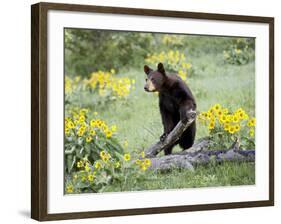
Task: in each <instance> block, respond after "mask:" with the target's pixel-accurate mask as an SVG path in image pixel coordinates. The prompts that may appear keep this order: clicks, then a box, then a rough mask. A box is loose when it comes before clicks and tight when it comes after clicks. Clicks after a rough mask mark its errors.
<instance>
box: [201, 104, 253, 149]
mask: <svg viewBox="0 0 281 224" xmlns="http://www.w3.org/2000/svg"><path fill="white" fill-rule="evenodd" d="M198 119H199V121H200V122H201V124H203V125H205V126H206V127H207V128H208V130H209V133H210V137H211V139H212V141H213V144H212V145H211V148H215V149H228V148H229V147H230V146H231V145H232V144H233V142H234V141H235V140H236V139H238V140H239V142H240V143H241V145H240V148H242V149H249V148H250V149H251V148H252V149H254V148H255V141H254V136H255V126H256V119H255V118H254V117H252V118H250V117H249V115H248V114H247V113H246V112H245V111H244V110H243V109H242V108H238V109H236V110H235V111H234V112H231V111H229V110H228V109H227V108H224V107H222V106H221V105H220V104H215V105H214V106H211V107H210V108H209V110H208V111H206V112H201V113H200V114H199V116H198Z"/></svg>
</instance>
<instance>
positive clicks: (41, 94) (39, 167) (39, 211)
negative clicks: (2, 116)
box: [31, 3, 274, 221]
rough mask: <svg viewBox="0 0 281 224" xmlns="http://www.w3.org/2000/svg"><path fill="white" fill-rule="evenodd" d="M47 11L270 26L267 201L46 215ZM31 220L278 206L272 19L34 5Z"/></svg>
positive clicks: (146, 10)
mask: <svg viewBox="0 0 281 224" xmlns="http://www.w3.org/2000/svg"><path fill="white" fill-rule="evenodd" d="M49 10H64V11H80V12H98V13H111V14H112V13H113V14H129V15H143V16H160V17H176V18H195V19H207V20H225V21H240V22H255V23H266V24H269V62H270V63H269V91H270V93H269V97H270V98H269V102H270V105H269V116H270V117H269V140H270V141H269V183H268V184H269V200H264V201H244V202H235V203H217V204H204V205H187V206H171V207H153V208H139V209H124V210H109V211H88V212H76V213H60V214H48V211H47V153H48V152H47V123H48V120H47V107H48V105H47V47H48V46H47V12H48V11H49ZM31 39H32V43H31V59H32V62H31V218H33V219H36V220H39V221H45V220H59V219H78V218H91V217H108V216H124V215H141V214H155V213H169V212H187V211H198V210H201V211H203V210H215V209H227V208H242V207H244V208H245V207H260V206H273V205H274V18H272V17H257V16H240V15H224V14H210V13H201V12H200V13H198V12H196V13H195V12H183V11H163V10H151V9H137V8H119V7H104V6H90V5H73V4H57V3H38V4H35V5H32V6H31Z"/></svg>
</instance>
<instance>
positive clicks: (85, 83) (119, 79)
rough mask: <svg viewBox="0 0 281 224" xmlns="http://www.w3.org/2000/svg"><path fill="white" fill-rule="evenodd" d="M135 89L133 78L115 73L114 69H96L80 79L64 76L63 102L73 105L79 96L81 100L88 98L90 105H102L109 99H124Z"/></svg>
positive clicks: (78, 77)
mask: <svg viewBox="0 0 281 224" xmlns="http://www.w3.org/2000/svg"><path fill="white" fill-rule="evenodd" d="M134 89H135V80H134V79H130V78H128V77H124V76H121V75H118V76H117V75H116V74H115V70H114V69H111V70H110V72H104V71H98V72H93V73H91V76H90V78H88V79H86V78H85V79H83V80H81V76H75V77H73V78H71V77H69V76H65V102H66V104H67V105H72V106H73V105H75V102H76V101H77V98H79V101H78V102H79V104H80V105H79V106H80V107H81V106H82V107H83V106H87V103H86V104H85V105H81V102H85V99H88V100H89V102H88V104H90V105H91V106H93V105H96V106H103V105H105V104H106V103H108V102H110V101H115V100H126V99H127V98H128V96H129V94H130V92H131V91H132V90H134Z"/></svg>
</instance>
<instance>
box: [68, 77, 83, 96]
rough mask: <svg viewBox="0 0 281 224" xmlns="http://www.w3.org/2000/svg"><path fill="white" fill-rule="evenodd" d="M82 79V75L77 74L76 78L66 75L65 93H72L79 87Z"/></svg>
mask: <svg viewBox="0 0 281 224" xmlns="http://www.w3.org/2000/svg"><path fill="white" fill-rule="evenodd" d="M80 81H81V76H76V77H75V78H74V79H71V78H70V77H68V76H65V93H66V94H71V93H72V92H73V91H74V90H75V89H76V88H77V86H78V85H79V83H80Z"/></svg>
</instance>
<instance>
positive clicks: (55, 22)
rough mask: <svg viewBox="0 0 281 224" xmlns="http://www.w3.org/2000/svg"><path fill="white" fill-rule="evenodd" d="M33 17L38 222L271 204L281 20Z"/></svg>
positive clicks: (180, 15) (77, 12)
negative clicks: (276, 43)
mask: <svg viewBox="0 0 281 224" xmlns="http://www.w3.org/2000/svg"><path fill="white" fill-rule="evenodd" d="M31 11H32V15H31V16H32V24H31V25H32V34H31V37H32V49H31V57H32V66H31V71H32V74H31V75H32V85H31V86H32V108H31V109H32V119H31V120H32V130H31V131H32V148H31V150H32V151H31V152H32V153H31V155H32V158H31V159H32V164H31V171H32V173H31V175H32V178H31V179H32V182H31V186H32V189H31V195H32V198H31V217H32V218H34V219H36V220H40V221H44V220H57V219H74V218H89V217H106V216H123V215H138V214H153V213H167V212H185V211H198V210H211V209H224V208H243V207H257V206H272V205H273V204H274V18H270V17H256V16H240V15H222V14H209V13H195V12H182V11H162V10H150V9H135V8H116V7H103V6H89V5H70V4H56V3H38V4H35V5H32V10H31Z"/></svg>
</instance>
